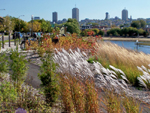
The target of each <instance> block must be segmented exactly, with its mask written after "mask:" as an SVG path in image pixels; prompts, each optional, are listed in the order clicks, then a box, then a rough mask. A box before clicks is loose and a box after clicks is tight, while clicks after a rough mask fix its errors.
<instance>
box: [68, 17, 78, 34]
mask: <svg viewBox="0 0 150 113" xmlns="http://www.w3.org/2000/svg"><path fill="white" fill-rule="evenodd" d="M65 26H66V27H67V32H70V33H71V34H73V33H77V34H78V35H79V34H80V28H79V23H78V21H77V20H76V19H71V18H69V19H68V21H67V22H66V23H65Z"/></svg>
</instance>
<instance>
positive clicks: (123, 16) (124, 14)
mask: <svg viewBox="0 0 150 113" xmlns="http://www.w3.org/2000/svg"><path fill="white" fill-rule="evenodd" d="M122 20H124V21H126V20H128V10H126V9H123V10H122Z"/></svg>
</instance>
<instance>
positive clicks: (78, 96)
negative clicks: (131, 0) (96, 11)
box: [0, 29, 150, 113]
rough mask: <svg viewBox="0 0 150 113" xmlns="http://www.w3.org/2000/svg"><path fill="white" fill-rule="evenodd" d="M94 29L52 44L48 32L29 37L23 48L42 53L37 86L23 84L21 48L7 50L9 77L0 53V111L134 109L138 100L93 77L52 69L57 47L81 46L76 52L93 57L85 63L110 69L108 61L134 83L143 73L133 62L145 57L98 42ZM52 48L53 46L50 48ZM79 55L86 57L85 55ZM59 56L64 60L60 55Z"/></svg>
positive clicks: (133, 111) (115, 112) (115, 111)
mask: <svg viewBox="0 0 150 113" xmlns="http://www.w3.org/2000/svg"><path fill="white" fill-rule="evenodd" d="M94 31H95V32H94ZM97 31H98V30H97V29H94V30H92V31H88V32H87V34H88V35H89V37H83V38H77V36H78V35H77V34H75V33H73V34H72V35H71V34H70V35H68V36H66V37H60V40H59V42H58V43H56V44H54V43H53V42H52V39H51V38H50V37H49V36H48V35H44V36H43V38H42V40H41V42H40V43H38V42H31V44H30V45H26V49H27V50H30V49H33V50H35V51H34V52H38V53H39V56H42V58H41V61H42V64H41V73H40V74H39V78H40V80H41V82H42V84H41V88H40V89H38V90H37V89H34V88H33V87H32V86H31V87H30V86H26V85H25V83H24V84H22V83H23V81H24V80H25V77H26V75H25V73H26V71H27V68H26V60H25V57H24V56H23V55H22V54H21V53H19V52H18V51H17V50H11V51H10V54H8V56H9V55H10V64H11V65H10V68H11V69H12V73H10V78H11V79H12V80H11V79H6V78H7V77H8V75H6V74H4V73H2V72H7V69H8V68H7V66H8V63H7V61H3V59H6V57H7V56H6V54H5V53H0V54H1V55H0V64H3V63H4V62H5V65H2V67H3V68H2V69H1V70H0V71H1V77H0V81H2V82H1V84H0V104H1V106H0V112H12V111H15V110H16V108H23V109H25V110H26V111H27V112H41V113H42V112H43V113H50V112H78V113H85V112H87V113H99V112H100V111H107V112H110V113H120V112H129V113H138V112H139V111H140V107H139V104H138V103H137V101H135V100H134V99H133V98H130V97H128V96H126V95H125V94H118V93H117V94H116V93H115V91H110V90H108V89H99V88H98V87H96V85H95V79H94V77H87V78H86V77H85V78H84V77H80V76H74V75H72V74H69V72H67V70H64V71H65V72H66V73H56V72H57V71H56V70H57V69H58V68H57V64H55V63H54V59H53V55H54V54H59V53H58V51H63V50H62V48H64V49H65V50H66V51H69V49H72V51H71V50H70V52H72V53H73V54H77V53H76V51H77V50H79V49H80V52H83V51H84V52H85V53H87V55H88V57H89V56H91V57H90V59H89V60H88V62H89V63H93V61H95V62H96V61H99V62H100V63H101V64H102V65H103V66H104V67H106V68H109V67H108V65H110V64H111V65H113V66H114V67H116V68H119V69H121V70H122V71H123V72H124V73H125V74H126V76H127V78H128V80H129V81H130V83H132V84H133V85H136V83H137V77H139V75H141V74H142V73H141V72H140V71H138V69H137V67H136V66H141V65H144V66H148V64H149V63H150V60H149V56H148V55H145V54H144V53H137V52H134V51H130V50H126V49H124V48H121V47H118V46H116V45H113V44H111V43H104V42H100V43H99V44H97V43H96V41H97V39H98V40H99V39H101V36H96V37H93V36H92V35H93V34H94V33H98V32H97ZM53 32H54V34H55V35H56V34H57V33H56V32H57V30H56V31H53ZM55 35H54V37H55ZM55 48H57V51H53V50H54V49H55ZM78 48H79V49H78ZM54 52H55V53H54ZM41 54H42V55H41ZM66 54H67V53H66ZM77 56H78V54H77ZM83 56H85V57H87V56H86V54H83ZM72 57H74V56H72ZM61 58H62V59H64V62H66V60H65V57H64V56H63V55H62V57H61ZM85 63H86V62H85ZM62 67H63V66H62ZM2 74H3V75H2ZM85 74H89V73H85ZM15 81H19V86H20V87H18V86H16V85H15V84H14V82H15ZM8 94H9V95H8ZM58 97H59V98H58Z"/></svg>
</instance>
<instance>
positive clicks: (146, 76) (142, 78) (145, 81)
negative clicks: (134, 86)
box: [137, 65, 150, 89]
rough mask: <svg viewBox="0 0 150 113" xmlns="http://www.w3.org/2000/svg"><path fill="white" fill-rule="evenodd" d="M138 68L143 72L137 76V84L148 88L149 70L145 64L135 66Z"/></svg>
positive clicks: (149, 82) (149, 86)
mask: <svg viewBox="0 0 150 113" xmlns="http://www.w3.org/2000/svg"><path fill="white" fill-rule="evenodd" d="M137 68H138V70H139V71H141V72H142V73H143V75H142V76H139V77H137V80H138V83H139V86H142V87H145V88H146V89H150V72H149V71H148V70H149V69H147V68H146V67H145V66H143V65H142V66H141V67H139V66H137Z"/></svg>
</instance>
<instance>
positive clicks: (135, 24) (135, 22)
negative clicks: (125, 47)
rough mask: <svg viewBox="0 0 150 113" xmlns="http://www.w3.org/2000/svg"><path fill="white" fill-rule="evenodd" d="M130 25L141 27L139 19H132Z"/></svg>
mask: <svg viewBox="0 0 150 113" xmlns="http://www.w3.org/2000/svg"><path fill="white" fill-rule="evenodd" d="M131 27H135V28H140V27H141V25H140V22H139V21H133V22H132V23H131Z"/></svg>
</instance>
